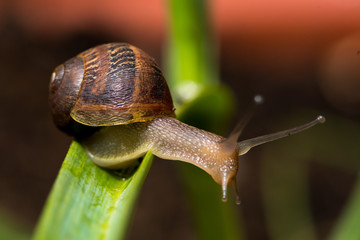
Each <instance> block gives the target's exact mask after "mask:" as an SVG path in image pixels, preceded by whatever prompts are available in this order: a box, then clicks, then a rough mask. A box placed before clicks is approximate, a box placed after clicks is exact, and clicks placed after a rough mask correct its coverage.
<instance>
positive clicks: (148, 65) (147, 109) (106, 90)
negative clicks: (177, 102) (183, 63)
mask: <svg viewBox="0 0 360 240" xmlns="http://www.w3.org/2000/svg"><path fill="white" fill-rule="evenodd" d="M78 56H79V57H82V58H83V59H84V68H85V72H84V80H83V83H82V86H81V89H80V92H79V97H78V99H77V101H76V102H75V105H74V107H73V109H72V111H71V116H72V117H73V118H74V119H75V120H76V121H78V122H80V123H82V124H85V125H89V126H111V125H121V124H126V123H131V122H141V121H147V120H151V119H153V118H156V117H160V116H174V113H173V112H174V107H173V103H172V99H171V95H170V91H169V88H168V86H167V84H166V81H165V79H164V77H163V75H162V73H161V71H160V69H159V67H158V66H157V64H156V62H155V61H154V59H153V58H151V57H150V56H148V55H147V54H146V53H144V52H143V51H142V50H140V49H138V48H136V47H134V46H132V45H129V44H124V43H112V44H104V45H100V46H97V47H95V48H92V49H89V50H87V51H85V52H83V53H81V54H79V55H78Z"/></svg>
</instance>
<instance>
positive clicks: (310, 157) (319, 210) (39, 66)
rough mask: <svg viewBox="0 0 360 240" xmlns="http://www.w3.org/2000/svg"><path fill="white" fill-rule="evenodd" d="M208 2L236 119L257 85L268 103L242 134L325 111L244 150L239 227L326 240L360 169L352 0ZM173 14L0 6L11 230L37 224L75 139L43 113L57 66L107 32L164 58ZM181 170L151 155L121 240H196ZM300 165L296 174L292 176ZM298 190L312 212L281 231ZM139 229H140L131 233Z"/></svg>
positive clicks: (75, 4) (157, 4) (1, 204)
mask: <svg viewBox="0 0 360 240" xmlns="http://www.w3.org/2000/svg"><path fill="white" fill-rule="evenodd" d="M208 4H209V16H210V19H211V22H210V24H211V26H212V27H213V36H214V39H215V42H216V43H217V49H216V52H217V53H218V62H219V64H220V70H221V79H222V81H223V82H224V83H225V84H227V85H228V86H229V87H231V89H233V91H234V93H235V95H236V101H237V106H238V109H239V111H236V112H238V113H239V114H238V115H237V116H234V122H235V121H236V119H238V118H240V113H241V112H242V110H240V109H243V108H244V107H245V106H246V103H248V102H249V99H251V97H252V96H253V95H254V94H255V93H261V94H263V95H264V97H265V99H266V102H265V104H264V105H263V106H262V107H261V108H260V109H259V110H258V112H257V113H256V115H255V116H254V118H253V120H252V122H251V123H250V124H249V127H248V128H247V129H246V131H245V133H244V138H246V137H253V136H257V135H261V134H265V133H268V132H271V131H274V130H281V129H285V128H289V127H292V126H294V125H298V124H301V123H303V122H304V121H308V120H312V118H314V117H315V116H316V115H318V114H320V113H321V114H324V115H325V116H326V117H327V120H328V121H327V123H326V124H325V125H322V126H319V127H317V129H312V130H309V131H311V133H303V134H302V135H299V136H300V137H299V138H297V136H296V137H292V138H291V139H289V140H288V139H287V140H283V141H282V142H278V143H271V145H269V147H259V148H257V149H256V150H252V151H251V152H250V153H249V154H248V155H247V156H246V157H244V158H242V160H241V164H242V168H241V170H240V176H239V185H240V195H241V199H242V205H241V206H240V207H238V210H239V216H241V217H242V218H243V223H244V226H245V234H246V236H247V237H248V239H275V238H276V237H277V236H281V235H282V234H287V235H282V236H289V237H290V238H287V239H291V236H293V237H294V238H293V239H296V236H301V232H302V231H303V229H302V227H299V228H298V227H296V226H298V225H299V226H303V225H302V224H303V223H304V222H305V225H304V226H305V227H304V228H307V227H310V228H311V229H312V230H313V232H314V233H315V237H316V238H317V239H326V238H327V237H328V236H329V235H330V234H331V232H332V231H333V229H334V227H335V226H336V224H337V223H338V221H339V219H340V218H341V216H342V212H343V210H344V208H345V207H346V206H347V203H348V201H349V199H350V198H351V193H352V190H353V188H354V186H355V183H356V179H357V175H358V171H359V169H360V164H359V163H360V155H359V150H358V149H360V108H359V107H360V15H359V12H360V3H359V2H358V1H355V0H347V1H321V0H313V1H300V0H295V1H285V0H273V1H266V0H258V1H237V0H212V1H208ZM168 19H169V16H168V3H167V1H165V0H152V1H139V0H135V1H123V0H118V1H112V0H101V1H100V0H77V1H71V0H61V1H58V0H52V1H48V0H22V1H16V0H15V1H13V0H1V1H0V56H1V58H0V83H1V87H0V110H1V115H0V116H1V117H0V154H1V155H0V156H1V159H0V189H1V191H0V215H1V216H6V218H5V219H11V220H9V221H13V222H14V223H15V224H16V225H21V227H20V230H19V231H24V232H31V231H32V229H33V227H34V226H35V224H36V221H37V219H38V217H39V215H40V213H41V209H42V207H43V204H44V202H45V200H46V197H47V194H48V193H49V191H50V189H51V186H52V184H53V182H54V180H55V178H56V175H57V172H58V170H59V169H60V166H61V163H62V160H63V158H64V156H65V154H66V151H67V149H68V147H69V144H70V142H71V138H70V137H68V136H66V135H64V134H62V133H61V132H59V131H58V130H57V129H56V128H55V126H54V125H53V123H52V120H51V116H50V113H49V109H48V103H47V96H48V83H49V78H50V75H51V72H52V70H53V69H54V67H55V66H57V65H58V64H60V63H62V62H63V61H65V60H67V59H68V58H71V57H73V56H74V55H76V54H77V53H79V52H81V51H83V50H85V49H87V48H89V47H92V46H94V45H96V44H101V43H105V42H113V41H119V42H129V43H131V44H133V45H136V46H138V47H140V48H142V49H144V50H145V51H146V52H148V53H149V54H150V55H152V56H153V57H155V59H156V60H157V61H158V62H159V63H160V64H165V63H164V58H163V56H164V50H165V49H166V44H167V38H168V34H167V33H168V27H169V22H168ZM165 75H166V73H165ZM231 126H232V125H229V129H230V128H231ZM286 141H290V142H286ZM265 156H270V158H266V157H265ZM284 159H286V161H285V160H284ZM292 160H293V162H291V161H292ZM299 172H300V173H299ZM177 174H178V171H177V170H176V163H174V162H171V161H163V160H156V161H155V163H154V165H153V167H152V169H151V171H150V174H149V177H148V179H147V181H146V182H145V185H144V189H143V192H142V194H141V197H140V199H139V203H138V207H137V209H136V213H135V216H134V219H133V223H132V227H131V229H130V233H129V239H144V238H150V239H165V238H166V239H194V238H195V236H196V235H195V233H194V229H193V227H192V221H191V216H190V215H189V213H188V206H187V201H186V196H184V193H183V191H182V183H181V182H180V180H179V178H177ZM297 174H298V175H299V176H300V177H298V178H296V181H298V182H296V181H295V182H294V181H291V179H292V178H291V177H293V176H294V175H296V176H297ZM289 175H290V176H289ZM299 179H300V180H301V179H302V180H301V181H300V180H299ZM209 180H211V179H210V178H209ZM284 183H288V184H290V185H288V186H283V185H284ZM285 185H286V184H285ZM289 186H290V187H289ZM296 187H300V188H301V189H302V190H301V191H299V192H300V193H306V194H305V195H304V194H300V198H301V197H304V198H305V200H304V201H305V203H306V205H307V207H309V208H307V207H306V208H304V209H310V212H309V213H306V214H304V219H305V220H304V219H299V224H298V223H297V222H295V223H294V226H293V227H290V228H289V229H293V230H289V231H290V232H289V233H278V232H277V230H276V229H281V227H279V226H277V223H278V224H281V223H282V222H287V219H286V212H285V213H284V212H282V211H281V209H277V208H276V207H277V206H278V205H281V204H284V203H285V204H289V205H291V203H293V202H291V201H292V200H293V199H298V198H296V196H297V195H296V194H299V192H296V193H294V195H291V196H290V198H287V195H286V194H290V193H289V191H288V190H289V188H290V189H291V188H296ZM286 189H287V190H286ZM282 190H284V191H282ZM281 194H284V195H285V197H282V196H281ZM279 196H280V199H278V197H279ZM291 199H292V200H291ZM281 201H284V202H281ZM289 201H290V202H289ZM228 204H229V203H228ZM230 204H231V203H230ZM301 204H303V203H301ZM301 204H300V205H301ZM294 206H298V205H296V204H295V205H294ZM301 209H302V208H300V209H298V211H302V210H301ZM309 216H310V218H311V219H310V220H309V219H306V218H308V217H309ZM277 220H278V221H277ZM274 222H275V223H274ZM309 222H310V223H309ZM309 224H310V225H309ZM137 226H148V228H147V229H146V230H144V231H137Z"/></svg>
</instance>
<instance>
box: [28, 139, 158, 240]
mask: <svg viewBox="0 0 360 240" xmlns="http://www.w3.org/2000/svg"><path fill="white" fill-rule="evenodd" d="M152 160H153V156H152V154H151V153H148V154H147V155H146V156H145V157H144V159H143V160H142V162H141V164H140V165H139V164H138V163H137V164H134V166H132V167H131V168H129V169H126V170H123V171H119V172H115V171H108V170H105V169H102V168H100V167H98V166H96V165H95V164H93V163H92V161H91V160H90V158H89V157H88V155H87V154H86V153H85V152H84V150H83V148H82V147H81V145H80V144H79V143H78V142H76V141H74V142H73V143H72V144H71V146H70V149H69V152H68V154H67V156H66V158H65V161H64V163H63V165H62V167H61V170H60V172H59V175H58V177H57V179H56V182H55V184H54V186H53V188H52V190H51V193H50V196H49V199H48V201H47V203H46V206H45V209H44V212H43V214H42V216H41V219H40V222H39V224H38V226H37V229H36V231H35V235H34V239H36V240H39V239H46V240H50V239H123V238H124V237H125V234H126V230H127V228H128V225H129V222H130V218H131V215H132V211H133V206H134V204H135V200H136V198H137V196H138V194H139V191H140V189H141V186H142V184H143V182H144V179H145V177H146V175H147V173H148V171H149V169H150V166H151V163H152Z"/></svg>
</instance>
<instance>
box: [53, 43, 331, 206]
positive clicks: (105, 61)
mask: <svg viewBox="0 0 360 240" xmlns="http://www.w3.org/2000/svg"><path fill="white" fill-rule="evenodd" d="M261 101H262V100H261V97H260V96H257V97H256V98H255V102H257V103H260V102H261ZM49 103H50V108H51V112H52V116H53V119H54V122H55V124H56V125H57V127H58V128H60V129H61V130H63V131H65V132H66V133H68V134H69V135H73V136H75V137H76V136H77V135H78V134H79V132H80V130H79V129H82V128H85V129H86V128H90V129H96V131H94V132H92V133H91V134H89V135H88V136H86V137H82V138H79V139H80V142H81V144H82V146H83V147H84V149H85V151H86V152H87V154H88V155H89V156H90V157H91V159H92V161H93V162H94V163H95V164H97V165H98V166H100V167H104V168H109V169H123V168H126V167H128V166H129V165H131V164H132V163H133V162H134V161H136V159H138V158H139V157H141V156H143V155H144V154H145V153H146V152H147V151H149V150H150V151H151V152H152V153H153V154H154V155H156V156H158V157H160V158H163V159H170V160H179V161H184V162H188V163H191V164H194V165H195V166H197V167H199V168H201V169H203V170H205V171H206V172H207V173H208V174H210V175H211V176H212V178H213V179H214V181H215V182H216V183H218V184H220V185H221V187H222V199H223V200H224V201H226V199H227V187H228V185H230V184H232V185H233V186H234V189H236V182H235V178H236V174H237V172H238V157H239V156H240V155H243V154H245V153H246V152H248V151H249V150H250V148H252V147H254V146H257V145H260V144H262V143H265V142H269V141H273V140H275V139H279V138H282V137H285V136H288V135H291V134H294V133H297V132H300V131H302V130H304V129H307V128H309V127H311V126H313V125H315V124H317V123H320V122H324V121H325V118H324V117H322V116H319V117H317V118H316V119H315V120H313V121H311V122H309V123H307V124H304V125H302V126H299V127H296V128H293V129H289V130H285V131H281V132H278V133H274V134H269V135H265V136H260V137H257V138H253V139H249V140H245V141H241V142H237V140H238V137H239V135H240V133H241V132H242V129H243V128H244V126H245V123H246V121H247V119H248V118H249V115H250V114H248V117H247V118H245V120H244V121H242V122H240V124H239V125H238V126H237V127H236V128H235V129H234V131H233V132H232V133H231V134H230V136H229V137H228V138H224V137H222V136H219V135H216V134H213V133H210V132H207V131H204V130H201V129H198V128H195V127H192V126H189V125H187V124H185V123H182V122H180V121H179V120H177V119H176V118H175V113H174V111H175V109H174V105H173V101H172V98H171V95H170V91H169V88H168V85H167V83H166V81H165V78H164V77H163V74H162V72H161V70H160V68H159V67H158V65H157V63H156V62H155V60H154V59H153V58H151V57H150V56H149V55H148V54H146V53H145V52H143V51H142V50H140V49H139V48H137V47H134V46H132V45H130V44H126V43H109V44H103V45H99V46H96V47H94V48H91V49H89V50H86V51H84V52H82V53H80V54H79V55H77V56H76V57H74V58H71V59H70V60H68V61H66V62H65V63H63V64H61V65H59V66H58V67H56V68H55V70H54V72H53V73H52V76H51V81H50V94H49ZM94 127H97V128H94ZM99 127H101V128H99ZM235 194H236V199H237V200H236V201H237V203H239V197H238V194H237V191H235Z"/></svg>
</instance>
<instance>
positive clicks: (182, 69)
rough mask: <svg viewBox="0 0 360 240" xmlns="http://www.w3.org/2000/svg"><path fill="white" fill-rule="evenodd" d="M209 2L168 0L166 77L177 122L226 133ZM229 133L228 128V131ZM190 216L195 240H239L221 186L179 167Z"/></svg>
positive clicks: (228, 106) (228, 103) (226, 100)
mask: <svg viewBox="0 0 360 240" xmlns="http://www.w3.org/2000/svg"><path fill="white" fill-rule="evenodd" d="M207 3H208V1H205V0H195V1H194V0H170V1H169V8H170V14H169V17H170V30H169V33H170V34H169V43H168V52H167V59H168V60H167V61H166V63H167V64H168V65H166V73H167V76H168V83H169V85H170V89H171V91H172V95H173V97H174V100H175V104H176V106H179V105H180V104H179V103H181V107H177V108H178V111H177V114H178V117H179V119H180V120H181V121H184V122H186V123H188V124H190V125H193V126H196V127H199V128H202V129H206V130H208V131H211V132H215V133H220V132H222V133H224V129H225V127H226V126H227V125H228V123H229V119H230V118H231V116H232V113H233V109H234V97H233V95H232V93H231V91H229V90H228V89H227V88H226V87H224V86H222V85H221V84H220V80H219V75H218V64H217V62H216V54H217V50H216V45H215V44H214V42H213V37H212V34H211V30H210V29H211V26H210V24H209V22H210V21H209V17H208V5H207ZM226 130H227V129H226ZM178 165H179V166H180V167H179V169H180V173H181V177H182V178H183V182H184V186H185V189H186V191H187V194H188V199H189V203H190V208H191V210H192V213H193V218H194V221H195V227H196V231H197V234H198V235H197V239H243V238H244V236H243V227H242V224H241V221H240V220H239V217H238V214H237V213H239V211H237V210H238V209H236V207H235V204H234V202H232V201H231V200H232V199H231V200H230V202H229V203H222V202H221V200H220V199H221V192H220V186H219V185H217V184H215V183H214V181H213V180H212V178H211V177H210V176H209V175H208V174H206V173H205V172H203V171H201V170H199V169H196V167H194V166H192V165H189V164H178Z"/></svg>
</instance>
